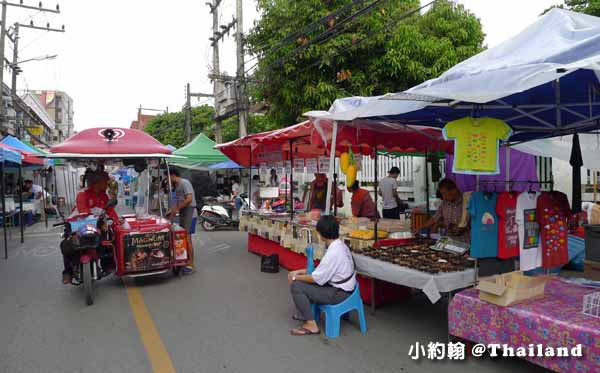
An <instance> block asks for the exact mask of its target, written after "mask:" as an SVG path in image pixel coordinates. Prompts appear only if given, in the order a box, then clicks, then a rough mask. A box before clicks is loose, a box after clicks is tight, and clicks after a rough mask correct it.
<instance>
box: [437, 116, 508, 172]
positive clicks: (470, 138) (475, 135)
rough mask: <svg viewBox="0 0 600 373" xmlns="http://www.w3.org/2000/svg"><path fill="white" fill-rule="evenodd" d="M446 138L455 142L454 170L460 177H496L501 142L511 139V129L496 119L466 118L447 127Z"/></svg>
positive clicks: (445, 128) (445, 129)
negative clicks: (469, 175) (476, 175)
mask: <svg viewBox="0 0 600 373" xmlns="http://www.w3.org/2000/svg"><path fill="white" fill-rule="evenodd" d="M443 133H444V138H445V139H446V140H454V164H453V171H454V173H457V174H479V175H497V174H498V173H499V172H500V168H499V164H498V140H508V138H509V137H510V135H511V133H512V130H511V128H510V127H509V126H508V124H506V123H504V122H503V121H501V120H499V119H495V118H471V117H465V118H462V119H458V120H455V121H452V122H450V123H448V124H446V126H445V127H444V131H443Z"/></svg>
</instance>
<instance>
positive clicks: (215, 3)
mask: <svg viewBox="0 0 600 373" xmlns="http://www.w3.org/2000/svg"><path fill="white" fill-rule="evenodd" d="M206 4H207V5H208V6H209V7H210V12H211V13H212V16H213V36H212V38H209V40H211V41H212V47H213V74H220V67H219V39H220V38H221V37H222V36H221V34H220V33H219V5H220V4H221V0H212V4H210V3H206ZM218 94H219V82H218V81H217V80H213V97H214V98H215V104H214V108H215V142H216V143H217V144H220V143H222V142H223V134H222V131H221V125H222V123H221V118H220V117H219V100H217V95H218Z"/></svg>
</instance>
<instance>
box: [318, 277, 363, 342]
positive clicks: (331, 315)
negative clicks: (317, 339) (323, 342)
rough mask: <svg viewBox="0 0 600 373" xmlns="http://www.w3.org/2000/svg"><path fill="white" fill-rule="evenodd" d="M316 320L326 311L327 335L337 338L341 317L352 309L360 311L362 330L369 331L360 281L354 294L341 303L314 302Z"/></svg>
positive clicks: (359, 317) (359, 318)
mask: <svg viewBox="0 0 600 373" xmlns="http://www.w3.org/2000/svg"><path fill="white" fill-rule="evenodd" d="M312 307H313V311H315V308H316V312H315V313H314V315H315V320H317V321H319V320H320V319H321V312H325V335H326V336H327V337H328V338H337V337H339V336H340V323H341V318H342V317H343V316H344V315H345V314H347V313H348V312H350V311H353V310H356V311H357V312H358V321H359V322H360V332H361V333H363V334H364V333H366V332H367V321H366V320H365V309H364V307H363V302H362V298H361V297H360V289H359V288H358V283H356V287H355V288H354V291H353V292H352V294H351V295H350V296H349V297H348V298H347V299H346V300H344V301H343V302H342V303H339V304H313V305H312Z"/></svg>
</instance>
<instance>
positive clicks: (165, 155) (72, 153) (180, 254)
mask: <svg viewBox="0 0 600 373" xmlns="http://www.w3.org/2000/svg"><path fill="white" fill-rule="evenodd" d="M48 157H49V158H58V159H65V160H68V161H69V162H71V163H79V164H81V165H85V166H96V167H98V166H100V167H102V168H103V167H105V166H121V165H125V166H127V167H133V168H134V170H135V171H136V172H137V173H139V174H140V177H139V178H138V181H139V180H142V182H139V185H140V190H142V191H143V193H140V195H139V198H138V203H137V205H136V209H135V211H136V213H135V215H124V216H122V217H121V218H122V222H121V224H116V226H115V227H114V232H115V237H116V238H115V244H114V245H115V258H114V260H115V264H116V274H117V275H119V276H132V277H139V276H150V275H158V274H162V273H165V272H167V271H170V270H173V272H174V273H180V269H181V268H182V267H185V266H188V265H190V263H191V258H193V254H192V250H193V249H192V246H191V245H192V243H191V241H190V240H189V237H188V232H186V231H185V229H183V228H182V227H180V226H179V225H177V224H173V223H171V222H170V221H169V220H167V219H166V218H164V217H163V211H162V208H161V209H160V215H159V216H156V215H151V214H149V213H148V212H149V203H148V195H147V194H148V193H149V189H150V175H149V174H150V169H151V168H156V169H158V170H159V177H160V178H162V175H161V172H160V170H161V169H166V170H167V171H168V168H169V163H168V162H167V161H166V159H179V157H177V156H173V155H172V154H171V150H169V149H168V148H167V147H165V146H163V145H162V144H161V143H160V142H158V141H157V140H156V139H154V138H153V137H151V136H150V135H148V134H146V133H145V132H142V131H138V130H135V129H129V128H91V129H87V130H84V131H81V132H79V133H78V134H76V135H74V136H72V137H71V138H69V139H68V140H66V141H65V142H63V143H61V144H59V145H56V146H53V147H52V148H51V154H49V155H48ZM167 178H168V179H167V181H168V185H169V188H168V189H171V181H170V177H168V172H167ZM159 198H160V196H159Z"/></svg>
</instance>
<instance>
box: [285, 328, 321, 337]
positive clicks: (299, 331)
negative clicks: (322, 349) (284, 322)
mask: <svg viewBox="0 0 600 373" xmlns="http://www.w3.org/2000/svg"><path fill="white" fill-rule="evenodd" d="M290 333H291V334H292V335H297V336H300V335H316V334H320V333H321V331H320V330H317V331H316V332H313V331H312V330H310V329H306V328H303V327H300V328H295V329H292V330H290Z"/></svg>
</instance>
